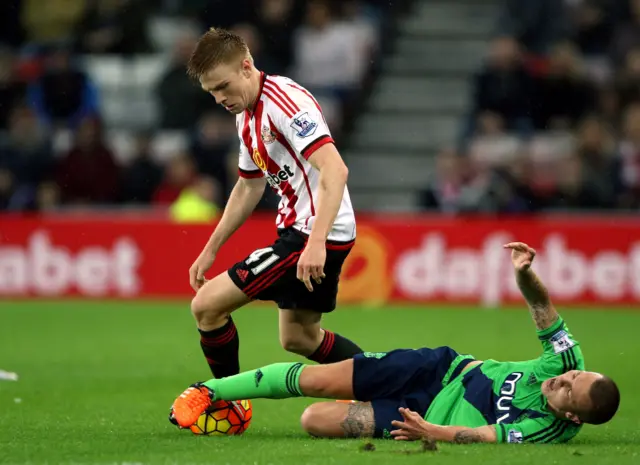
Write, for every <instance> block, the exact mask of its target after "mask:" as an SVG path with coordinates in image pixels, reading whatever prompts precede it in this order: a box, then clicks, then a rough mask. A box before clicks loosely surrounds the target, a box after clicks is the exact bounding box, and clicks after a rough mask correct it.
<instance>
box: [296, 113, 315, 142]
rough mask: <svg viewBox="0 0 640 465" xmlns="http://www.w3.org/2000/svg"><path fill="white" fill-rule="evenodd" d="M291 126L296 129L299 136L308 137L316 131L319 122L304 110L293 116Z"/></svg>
mask: <svg viewBox="0 0 640 465" xmlns="http://www.w3.org/2000/svg"><path fill="white" fill-rule="evenodd" d="M291 127H292V128H293V129H294V131H296V135H297V136H298V137H308V136H310V135H312V134H313V133H315V132H316V129H317V127H318V123H316V122H315V121H313V120H312V119H311V117H310V116H309V113H307V112H304V113H302V114H301V115H298V116H295V117H294V118H293V122H292V123H291Z"/></svg>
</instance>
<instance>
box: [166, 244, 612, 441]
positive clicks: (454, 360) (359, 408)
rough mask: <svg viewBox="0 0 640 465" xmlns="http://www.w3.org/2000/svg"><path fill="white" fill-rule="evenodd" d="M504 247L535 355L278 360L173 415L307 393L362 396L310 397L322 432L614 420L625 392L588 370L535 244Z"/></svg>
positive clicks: (519, 430)
mask: <svg viewBox="0 0 640 465" xmlns="http://www.w3.org/2000/svg"><path fill="white" fill-rule="evenodd" d="M505 247H506V248H508V249H510V250H511V259H512V261H513V265H514V268H515V277H516V281H517V283H518V286H519V288H520V291H521V292H522V295H523V296H524V298H525V300H526V301H527V304H528V306H529V309H530V312H531V316H532V317H533V320H534V321H535V324H536V327H537V330H538V338H539V339H540V341H541V342H542V348H543V353H542V355H541V356H540V357H538V358H537V359H535V360H529V361H523V362H498V361H495V360H486V361H480V360H474V359H473V357H471V356H470V355H460V354H458V353H457V352H455V351H454V350H453V349H451V348H449V347H440V348H437V349H426V348H424V349H418V350H394V351H392V352H388V353H364V354H360V355H356V356H355V357H354V358H353V359H352V360H346V361H342V362H338V363H334V364H329V365H323V366H305V365H302V364H300V363H279V364H274V365H269V366H266V367H264V368H260V369H258V370H254V371H249V372H245V373H242V374H240V375H236V376H232V377H229V378H225V379H214V380H210V381H207V382H206V383H197V384H195V385H193V386H192V387H190V388H188V389H187V390H186V391H185V392H184V393H183V394H182V395H181V396H180V397H179V398H178V399H177V400H176V401H175V402H174V404H173V407H172V413H171V416H170V419H171V420H172V421H173V422H174V423H177V424H178V425H180V426H182V427H188V426H190V425H192V424H193V423H195V421H196V420H197V418H198V417H199V415H200V414H201V413H202V412H203V411H204V410H205V409H206V408H207V407H208V406H209V405H210V403H211V401H215V400H229V401H231V400H240V399H245V398H269V399H283V398H288V397H299V396H306V397H318V398H333V399H343V400H346V399H357V400H358V401H360V402H355V403H337V402H321V403H316V404H313V405H311V406H309V407H308V408H307V409H306V410H305V412H304V413H303V415H302V426H303V427H304V429H305V430H306V431H308V432H309V433H310V434H312V435H314V436H321V437H393V438H395V439H398V440H415V439H428V440H437V441H446V442H455V443H475V442H509V443H520V442H534V443H557V442H565V441H568V440H569V439H571V438H572V437H573V436H575V435H576V434H577V433H578V431H579V430H580V428H581V426H582V424H583V423H591V424H602V423H605V422H607V421H609V420H610V419H611V418H612V417H613V416H614V414H615V412H616V411H617V409H618V404H619V401H620V393H619V391H618V388H617V386H616V384H615V383H614V382H613V381H612V380H611V379H610V378H607V377H606V376H603V375H601V374H598V373H593V372H589V371H584V360H583V357H582V352H581V350H580V347H579V345H578V343H577V342H576V341H575V340H574V339H573V337H572V335H571V334H570V333H569V331H568V330H567V327H566V325H565V323H564V321H563V320H562V319H561V318H560V317H559V316H558V314H557V313H556V310H555V308H554V307H553V305H552V304H551V302H550V300H549V296H548V294H547V291H546V289H545V287H544V285H543V284H542V282H541V281H540V280H539V279H538V277H537V276H536V274H535V273H534V272H533V270H532V269H531V268H530V267H531V263H532V261H533V259H534V257H535V251H534V250H533V249H532V248H530V247H529V246H527V245H526V244H523V243H520V242H515V243H510V244H507V245H506V246H505Z"/></svg>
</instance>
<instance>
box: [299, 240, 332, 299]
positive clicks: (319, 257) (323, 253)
mask: <svg viewBox="0 0 640 465" xmlns="http://www.w3.org/2000/svg"><path fill="white" fill-rule="evenodd" d="M326 259H327V250H326V248H325V244H324V243H322V242H311V241H309V242H307V245H306V246H305V248H304V250H303V251H302V255H300V258H299V259H298V272H297V278H298V279H299V280H300V281H302V282H303V283H304V285H305V286H306V287H307V289H308V290H309V292H313V285H312V284H311V280H312V279H313V280H314V281H315V282H316V283H318V284H320V283H321V282H322V279H323V278H324V277H325V274H324V262H325V261H326Z"/></svg>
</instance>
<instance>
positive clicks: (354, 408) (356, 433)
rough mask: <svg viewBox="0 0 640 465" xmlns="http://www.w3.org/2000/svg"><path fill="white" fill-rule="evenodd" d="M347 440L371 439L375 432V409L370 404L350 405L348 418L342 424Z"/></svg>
mask: <svg viewBox="0 0 640 465" xmlns="http://www.w3.org/2000/svg"><path fill="white" fill-rule="evenodd" d="M340 428H341V429H342V432H343V434H344V437H345V438H370V437H373V433H374V431H375V420H374V417H373V407H372V406H371V404H370V403H369V402H358V403H357V404H349V409H348V410H347V416H346V417H345V419H344V420H342V422H341V423H340Z"/></svg>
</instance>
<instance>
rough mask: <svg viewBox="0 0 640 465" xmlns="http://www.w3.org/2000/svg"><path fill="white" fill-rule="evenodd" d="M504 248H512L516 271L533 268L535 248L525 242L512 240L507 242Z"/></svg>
mask: <svg viewBox="0 0 640 465" xmlns="http://www.w3.org/2000/svg"><path fill="white" fill-rule="evenodd" d="M504 248H505V249H510V250H511V261H512V262H513V267H514V268H515V269H516V271H527V270H528V269H529V268H531V264H532V263H533V259H534V258H535V257H536V251H535V249H534V248H532V247H529V246H528V245H527V244H525V243H524V242H510V243H508V244H505V245H504Z"/></svg>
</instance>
